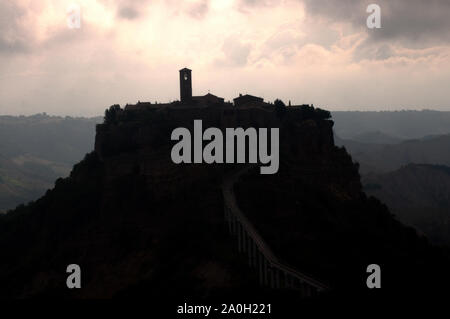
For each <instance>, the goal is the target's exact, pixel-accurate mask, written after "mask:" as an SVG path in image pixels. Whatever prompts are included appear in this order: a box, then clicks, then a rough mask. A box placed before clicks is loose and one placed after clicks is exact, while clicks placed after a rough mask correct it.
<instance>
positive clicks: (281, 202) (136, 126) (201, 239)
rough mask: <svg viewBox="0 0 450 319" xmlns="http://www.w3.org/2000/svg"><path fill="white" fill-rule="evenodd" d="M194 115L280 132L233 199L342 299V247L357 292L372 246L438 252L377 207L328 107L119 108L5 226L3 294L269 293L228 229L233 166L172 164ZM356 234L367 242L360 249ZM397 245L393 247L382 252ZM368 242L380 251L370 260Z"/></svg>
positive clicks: (280, 248) (388, 258) (0, 228)
mask: <svg viewBox="0 0 450 319" xmlns="http://www.w3.org/2000/svg"><path fill="white" fill-rule="evenodd" d="M196 119H201V120H203V129H206V128H208V127H218V128H221V129H223V130H224V129H225V128H226V127H243V128H247V127H255V128H260V127H264V128H271V127H277V128H279V129H280V170H279V173H278V174H276V175H271V176H268V175H259V173H251V174H249V175H248V176H247V177H245V178H244V179H243V181H242V183H240V184H239V185H238V187H237V190H236V191H237V195H238V197H239V201H240V205H241V206H242V208H243V211H244V213H246V214H247V213H248V215H249V217H250V219H251V221H252V222H254V223H255V225H257V228H258V229H259V230H261V233H262V234H263V236H266V237H267V241H268V242H269V244H271V245H273V247H274V249H275V252H276V253H278V252H279V253H280V254H281V255H282V256H283V258H286V259H287V260H288V261H289V262H291V263H293V265H294V266H295V267H299V268H302V267H304V268H306V269H307V270H308V271H310V270H313V271H312V272H313V273H314V274H315V275H316V276H318V277H319V278H324V279H326V280H328V281H329V282H331V283H332V284H334V285H335V287H336V289H337V291H339V290H340V289H343V287H345V284H346V282H345V280H338V278H339V277H340V274H339V273H338V272H337V271H333V267H334V266H335V265H336V262H335V258H339V257H338V256H337V255H336V254H333V253H332V252H333V251H339V250H337V248H338V246H337V245H343V244H344V245H348V246H346V247H345V248H346V249H345V251H346V253H345V255H344V257H345V258H346V262H345V265H346V266H349V267H350V268H349V269H348V271H347V272H346V273H347V275H348V276H346V277H344V279H345V278H347V279H349V283H350V284H349V285H350V286H351V287H352V289H353V288H354V289H362V285H361V284H360V282H365V279H364V278H365V273H364V271H365V267H366V266H367V263H369V261H370V260H371V256H372V255H371V253H372V251H371V250H370V249H375V250H376V252H377V254H376V256H381V257H382V258H381V257H380V258H381V259H380V260H382V262H386V265H392V263H395V262H398V261H399V260H398V259H396V260H394V259H392V256H393V254H394V253H395V252H398V251H400V250H402V249H404V248H405V249H406V248H408V258H407V259H405V260H408V261H411V260H413V261H414V256H415V255H414V254H415V253H416V252H417V251H419V250H420V251H422V254H421V255H420V256H419V255H417V256H419V257H417V259H418V260H419V262H423V260H424V259H423V256H424V254H423V252H425V255H427V256H428V255H429V254H431V253H430V251H431V248H430V247H429V246H428V244H427V243H426V241H425V240H423V239H420V238H419V237H417V235H415V234H414V232H412V231H410V230H408V229H406V228H404V227H403V226H401V225H400V224H399V223H397V222H396V221H395V220H394V219H393V218H392V217H391V216H390V214H389V212H387V210H386V209H385V207H383V206H382V205H381V204H380V203H379V202H376V201H375V202H369V201H368V200H367V198H366V196H365V195H364V193H363V192H362V191H361V183H360V179H359V174H358V167H357V166H356V165H354V164H353V163H352V160H351V157H350V156H349V155H348V154H347V153H346V152H345V150H344V149H341V148H337V147H335V146H334V141H333V132H332V126H333V122H332V121H330V120H328V119H327V112H325V111H322V110H319V109H313V108H309V107H302V108H295V109H289V110H287V109H283V110H276V109H275V108H273V109H267V108H258V107H254V108H247V109H233V108H230V107H223V108H221V107H218V106H214V107H206V108H205V107H202V108H189V107H183V106H178V107H177V106H165V107H160V108H147V109H142V110H129V111H123V110H120V109H118V108H116V109H115V110H114V112H113V113H109V115H108V116H107V117H106V120H105V123H104V124H101V125H98V126H97V135H96V140H95V152H93V153H91V154H88V155H87V156H86V158H85V159H84V160H83V161H82V162H80V163H79V164H77V165H75V166H74V169H73V170H72V173H71V175H70V177H69V178H67V179H60V180H58V181H57V182H56V184H55V188H54V189H52V190H50V191H48V192H47V194H46V195H45V196H44V197H42V198H41V199H39V200H38V201H36V202H35V203H32V204H30V205H27V206H25V207H20V208H18V209H16V210H15V211H14V212H12V213H11V214H9V215H8V216H5V217H1V219H0V250H1V251H2V253H3V254H4V258H3V260H5V262H2V263H1V264H0V282H1V283H2V285H0V287H1V288H0V296H3V297H8V296H14V297H18V296H21V297H23V296H48V295H51V296H58V297H68V298H69V297H112V296H134V297H137V296H140V294H141V293H142V292H145V295H146V296H149V295H150V296H153V295H159V296H175V297H179V298H185V297H186V296H191V297H202V298H207V297H211V296H217V295H222V296H226V295H228V296H231V295H238V294H240V293H242V294H243V295H245V294H246V293H247V292H249V291H251V292H252V294H254V295H261V294H263V295H264V294H265V295H266V296H267V295H270V294H271V293H273V292H271V291H265V290H264V289H260V288H259V287H258V280H257V278H256V277H255V274H254V273H252V272H251V271H250V270H249V269H247V267H246V264H245V261H244V260H242V257H241V256H239V255H238V254H237V252H236V251H235V250H234V247H233V244H232V242H231V241H230V238H229V237H228V236H227V234H226V232H225V231H224V223H223V203H222V195H221V191H220V185H221V181H222V177H223V176H224V175H225V174H228V173H229V171H230V170H232V169H233V168H235V167H236V165H228V164H220V165H216V164H214V165H206V164H180V165H176V164H174V163H173V162H172V160H171V157H170V153H171V148H172V146H173V145H174V142H173V141H171V140H170V137H171V132H172V130H173V129H175V128H177V127H185V128H188V129H189V130H190V131H191V132H192V131H193V123H194V120H196ZM258 172H259V170H258ZM298 205H300V206H298ZM300 208H301V209H300ZM270 224H272V225H273V227H268V226H267V225H270ZM339 229H340V231H337V230H339ZM343 234H348V236H344V235H343ZM352 236H353V238H352ZM358 236H359V237H361V238H362V240H361V243H360V244H358V245H356V246H355V247H353V246H352V245H354V244H355V242H356V243H357V242H358V241H359V240H360V238H359V237H358ZM336 238H337V239H339V240H337V241H336V242H335V241H333V239H336ZM399 238H401V239H399ZM378 239H382V240H380V241H377V240H378ZM391 241H392V242H393V243H395V245H393V247H395V248H394V249H392V250H389V252H388V253H386V254H384V255H383V249H384V248H385V247H388V246H389V243H390V242H391ZM365 243H370V247H369V250H367V251H365V250H364V249H363V248H362V245H364V244H365ZM377 243H378V244H377ZM326 245H327V247H325V246H326ZM411 247H413V248H411ZM324 248H326V249H324ZM311 251H313V252H314V253H311ZM321 251H324V256H322V257H320V252H321ZM293 256H294V257H293ZM295 256H305V258H295ZM433 256H434V255H433ZM319 257H320V258H319ZM433 258H438V257H436V256H434V257H433ZM439 258H440V257H439ZM405 260H400V261H401V262H405ZM374 262H376V260H375V261H374ZM72 263H75V264H79V265H80V266H81V268H82V270H83V273H84V274H85V275H84V277H83V288H82V289H80V290H75V291H69V290H68V289H67V288H66V287H65V279H66V276H67V275H66V273H65V267H66V266H67V265H68V264H72ZM432 263H434V259H433V261H432ZM345 265H344V264H340V266H339V267H338V268H337V269H345V268H344V266H345ZM442 265H445V263H442ZM403 266H404V264H399V265H397V266H396V267H397V268H398V269H400V268H402V267H403ZM397 268H396V269H397ZM413 268H414V267H413ZM314 269H315V271H314ZM414 269H416V268H414ZM361 278H363V279H361ZM292 294H295V293H294V292H292Z"/></svg>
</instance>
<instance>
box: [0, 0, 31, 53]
mask: <svg viewBox="0 0 450 319" xmlns="http://www.w3.org/2000/svg"><path fill="white" fill-rule="evenodd" d="M25 14H26V11H25V9H24V8H21V7H19V6H18V5H17V4H15V3H14V2H3V1H2V2H0V53H3V54H8V53H11V54H14V53H22V52H27V51H28V50H29V49H30V45H31V39H32V38H31V36H30V33H29V30H27V29H26V28H25V27H23V26H22V25H21V20H22V19H23V18H24V16H25Z"/></svg>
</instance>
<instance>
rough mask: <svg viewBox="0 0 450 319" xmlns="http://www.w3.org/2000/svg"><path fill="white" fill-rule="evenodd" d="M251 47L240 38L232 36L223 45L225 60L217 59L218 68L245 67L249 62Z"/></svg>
mask: <svg viewBox="0 0 450 319" xmlns="http://www.w3.org/2000/svg"><path fill="white" fill-rule="evenodd" d="M250 51H251V46H250V44H248V43H242V42H241V40H240V39H239V37H238V36H230V37H228V38H226V39H225V41H224V43H223V45H222V52H223V54H224V55H225V59H217V60H216V63H215V64H216V65H217V66H232V67H236V66H245V65H246V64H247V62H248V57H249V55H250Z"/></svg>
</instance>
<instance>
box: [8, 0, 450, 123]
mask: <svg viewBox="0 0 450 319" xmlns="http://www.w3.org/2000/svg"><path fill="white" fill-rule="evenodd" d="M73 3H76V4H79V5H80V7H81V28H80V29H70V28H69V27H68V25H67V19H68V16H67V12H66V10H67V8H68V7H69V5H71V4H73ZM370 3H376V4H379V5H380V7H381V10H382V12H381V24H382V28H381V29H368V28H367V26H366V19H367V17H368V16H369V13H367V12H366V8H367V5H368V4H370ZM449 16H450V1H449V0H427V1H423V0H370V1H365V0H335V1H332V0H284V1H283V0H184V1H182V0H165V1H164V0H97V1H94V0H84V1H83V0H78V1H65V0H39V1H36V0H6V1H5V0H1V2H0V71H1V72H0V114H15V115H16V114H34V113H39V112H47V113H49V114H57V115H86V116H91V115H100V114H103V112H104V109H105V108H106V107H108V106H109V105H111V104H115V103H119V104H121V105H122V106H123V105H125V104H126V103H127V102H128V103H135V102H137V101H138V100H141V101H152V102H153V101H161V102H163V101H172V100H176V99H179V89H178V84H179V82H178V70H179V69H181V68H183V67H189V68H191V69H192V70H193V90H194V95H203V94H206V93H208V90H210V91H211V93H213V94H216V95H219V96H222V97H224V98H225V99H227V100H228V99H232V98H234V97H236V96H237V95H238V94H239V93H249V94H254V95H259V96H263V97H264V98H265V99H266V100H269V101H273V100H274V99H275V98H281V99H283V100H285V102H287V101H288V100H292V102H293V103H300V104H301V103H308V104H311V103H313V104H314V105H315V106H320V107H323V108H327V109H330V110H355V109H358V110H374V109H383V110H389V109H422V108H431V109H440V110H449V111H450V32H449V30H450V18H449Z"/></svg>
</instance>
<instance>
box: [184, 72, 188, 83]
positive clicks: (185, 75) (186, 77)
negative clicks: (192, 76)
mask: <svg viewBox="0 0 450 319" xmlns="http://www.w3.org/2000/svg"><path fill="white" fill-rule="evenodd" d="M187 79H188V75H187V73H185V74H184V80H185V81H187Z"/></svg>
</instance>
